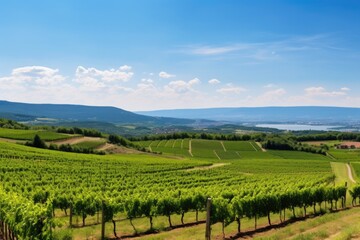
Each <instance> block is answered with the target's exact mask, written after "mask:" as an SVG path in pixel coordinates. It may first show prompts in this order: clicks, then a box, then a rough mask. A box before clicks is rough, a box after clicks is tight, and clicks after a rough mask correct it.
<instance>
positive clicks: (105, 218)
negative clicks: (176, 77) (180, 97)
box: [0, 139, 360, 239]
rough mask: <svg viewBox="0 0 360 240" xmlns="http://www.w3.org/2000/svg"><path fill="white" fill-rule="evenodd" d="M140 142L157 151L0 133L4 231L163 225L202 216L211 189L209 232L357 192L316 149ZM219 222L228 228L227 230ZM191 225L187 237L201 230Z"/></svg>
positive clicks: (128, 232)
mask: <svg viewBox="0 0 360 240" xmlns="http://www.w3.org/2000/svg"><path fill="white" fill-rule="evenodd" d="M86 144H87V143H86ZM140 144H141V145H142V146H144V147H147V148H148V149H149V150H151V151H153V152H163V154H162V155H159V154H147V153H138V154H122V155H105V156H99V155H92V154H76V153H66V152H58V151H51V150H45V149H37V148H32V147H27V146H22V145H18V144H13V143H6V142H0V182H1V189H0V198H1V199H0V200H1V201H0V220H1V227H2V230H3V232H6V233H7V235H8V236H9V238H8V239H68V238H69V237H72V238H73V239H100V237H101V229H104V231H105V233H104V235H105V236H106V237H107V238H110V239H111V238H113V239H114V238H117V237H131V236H136V235H138V236H142V235H144V234H150V233H151V234H153V233H156V232H159V231H161V232H167V231H169V230H171V229H177V228H179V227H180V228H181V227H184V226H196V225H198V224H200V225H201V224H203V223H204V220H205V207H206V199H207V198H208V197H211V198H212V199H213V204H212V211H211V220H212V223H213V224H214V225H213V226H214V230H213V232H212V234H213V236H214V237H216V236H219V235H221V236H222V234H223V233H222V232H224V234H225V235H226V234H236V232H241V231H242V229H243V227H244V226H245V227H246V228H250V227H252V228H253V229H256V228H258V227H259V226H263V225H271V224H273V223H274V222H279V220H280V221H281V222H284V221H286V220H287V219H289V218H294V217H303V216H307V215H310V214H316V213H323V212H326V211H327V209H331V210H335V209H339V208H343V207H345V205H346V203H348V206H349V205H350V203H352V204H356V201H355V202H354V201H352V200H353V199H354V198H355V199H356V198H358V197H359V196H360V191H359V190H358V189H357V187H355V188H354V189H353V188H352V189H351V191H347V189H346V187H345V185H344V184H343V183H341V184H337V185H336V186H334V175H333V171H332V168H331V165H330V162H332V161H338V160H336V159H335V160H334V158H330V157H327V156H324V155H320V154H312V153H305V152H295V151H278V150H268V151H263V150H262V149H261V148H260V147H259V146H258V144H256V143H255V142H252V141H210V140H195V139H192V140H191V139H178V140H163V141H146V142H141V143H140ZM340 153H341V154H347V153H346V152H340ZM340 153H339V154H340ZM339 156H340V155H339ZM341 156H342V155H341ZM344 156H345V155H344ZM344 158H345V157H344ZM354 159H355V158H354ZM357 160H359V158H358V159H357ZM339 161H340V162H341V161H343V158H340V159H339ZM216 164H219V165H217V167H213V168H211V167H210V166H212V165H214V166H215V165H216ZM357 165H358V163H355V162H354V163H352V166H353V168H354V170H355V172H356V173H358V171H359V170H358V169H359V167H358V166H357ZM189 170H191V171H189ZM219 224H220V225H219ZM229 224H230V225H229ZM227 225H229V226H233V227H232V229H233V230H236V231H235V232H233V230H232V232H229V233H226V232H227V230H226V229H227V228H226V226H227ZM217 226H220V228H219V227H217ZM234 226H235V227H234ZM202 228H203V227H202ZM216 229H217V231H216ZM224 229H225V230H224ZM159 234H160V235H159V236H161V233H159ZM197 234H199V233H197ZM197 234H195V235H192V236H193V239H198V238H201V239H203V237H204V235H203V234H201V236H200V235H197ZM10 236H11V238H10ZM160 239H162V238H161V237H160ZM185 239H186V237H185Z"/></svg>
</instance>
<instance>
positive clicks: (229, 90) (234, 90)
mask: <svg viewBox="0 0 360 240" xmlns="http://www.w3.org/2000/svg"><path fill="white" fill-rule="evenodd" d="M216 91H217V92H218V93H221V94H240V93H243V92H246V91H247V90H246V89H245V88H243V87H237V86H233V85H232V84H227V85H226V87H222V88H219V89H218V90H216Z"/></svg>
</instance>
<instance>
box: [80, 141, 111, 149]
mask: <svg viewBox="0 0 360 240" xmlns="http://www.w3.org/2000/svg"><path fill="white" fill-rule="evenodd" d="M105 142H106V140H105V139H104V140H99V141H84V142H80V143H77V144H74V145H73V146H76V147H79V148H86V149H95V148H97V147H99V146H101V145H103V144H104V143H105Z"/></svg>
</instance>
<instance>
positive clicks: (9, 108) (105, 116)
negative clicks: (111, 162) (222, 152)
mask: <svg viewBox="0 0 360 240" xmlns="http://www.w3.org/2000/svg"><path fill="white" fill-rule="evenodd" d="M1 116H2V117H8V118H11V119H14V120H21V118H22V119H24V120H25V119H26V120H30V119H35V118H53V119H57V120H59V121H72V122H74V121H94V122H109V123H116V124H118V123H150V124H192V123H194V122H195V121H194V120H188V119H175V118H167V117H151V116H144V115H140V114H136V113H133V112H129V111H126V110H123V109H120V108H116V107H98V106H83V105H70V104H30V103H17V102H8V101H0V117H1Z"/></svg>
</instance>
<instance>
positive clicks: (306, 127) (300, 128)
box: [255, 124, 341, 131]
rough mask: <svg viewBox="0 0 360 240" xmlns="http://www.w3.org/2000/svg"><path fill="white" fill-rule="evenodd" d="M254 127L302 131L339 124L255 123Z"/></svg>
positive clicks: (328, 128)
mask: <svg viewBox="0 0 360 240" xmlns="http://www.w3.org/2000/svg"><path fill="white" fill-rule="evenodd" d="M255 126H256V127H265V128H277V129H280V130H289V131H303V130H318V131H331V130H333V129H332V128H337V127H341V126H335V125H309V124H257V125H255Z"/></svg>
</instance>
